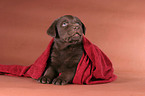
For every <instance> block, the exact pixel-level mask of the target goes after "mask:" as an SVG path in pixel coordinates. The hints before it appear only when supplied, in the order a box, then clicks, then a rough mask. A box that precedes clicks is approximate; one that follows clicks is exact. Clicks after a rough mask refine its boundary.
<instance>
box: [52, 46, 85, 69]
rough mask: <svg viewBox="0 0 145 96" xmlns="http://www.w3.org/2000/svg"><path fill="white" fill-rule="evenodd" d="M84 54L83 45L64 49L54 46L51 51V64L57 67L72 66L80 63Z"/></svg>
mask: <svg viewBox="0 0 145 96" xmlns="http://www.w3.org/2000/svg"><path fill="white" fill-rule="evenodd" d="M82 54H83V49H82V47H68V48H66V49H64V50H57V49H56V48H53V49H52V53H51V65H52V66H54V67H55V68H56V69H63V68H69V67H70V68H71V67H73V66H76V65H77V64H78V62H79V60H80V58H81V57H82Z"/></svg>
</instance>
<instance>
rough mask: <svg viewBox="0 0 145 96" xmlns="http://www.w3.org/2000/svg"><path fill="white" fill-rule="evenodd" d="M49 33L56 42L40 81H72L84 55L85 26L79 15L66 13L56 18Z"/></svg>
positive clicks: (59, 83)
mask: <svg viewBox="0 0 145 96" xmlns="http://www.w3.org/2000/svg"><path fill="white" fill-rule="evenodd" d="M47 33H48V35H50V36H52V37H54V43H53V46H52V48H51V53H50V57H49V59H48V62H47V63H48V64H47V67H46V71H45V72H44V74H43V76H42V77H40V78H39V79H38V81H39V82H40V83H48V84H49V83H52V84H56V85H64V84H67V83H70V82H71V81H72V80H73V77H74V75H75V71H76V68H77V65H78V63H79V61H80V59H81V57H82V55H83V44H82V38H83V34H85V26H84V24H83V23H82V22H81V21H80V19H78V18H77V17H74V16H71V15H65V16H62V17H60V18H59V19H56V20H55V21H54V22H53V23H52V25H51V26H50V27H49V29H48V31H47ZM59 73H61V75H59Z"/></svg>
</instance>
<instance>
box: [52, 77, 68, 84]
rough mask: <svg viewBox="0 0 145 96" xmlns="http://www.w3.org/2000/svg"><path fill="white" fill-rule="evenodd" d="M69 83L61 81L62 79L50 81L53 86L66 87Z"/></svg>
mask: <svg viewBox="0 0 145 96" xmlns="http://www.w3.org/2000/svg"><path fill="white" fill-rule="evenodd" d="M68 82H69V81H67V80H65V79H63V78H59V77H58V78H55V79H54V80H53V81H52V84H54V85H66V84H68Z"/></svg>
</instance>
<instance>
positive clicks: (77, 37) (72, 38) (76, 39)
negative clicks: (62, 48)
mask: <svg viewBox="0 0 145 96" xmlns="http://www.w3.org/2000/svg"><path fill="white" fill-rule="evenodd" d="M81 41H82V36H81V35H78V34H77V35H73V36H70V37H68V38H65V39H64V42H65V43H72V44H76V43H80V42H81Z"/></svg>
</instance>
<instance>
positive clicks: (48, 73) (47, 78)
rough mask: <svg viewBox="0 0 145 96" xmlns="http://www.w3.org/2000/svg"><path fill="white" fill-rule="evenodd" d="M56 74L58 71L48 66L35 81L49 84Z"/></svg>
mask: <svg viewBox="0 0 145 96" xmlns="http://www.w3.org/2000/svg"><path fill="white" fill-rule="evenodd" d="M57 75H58V73H57V72H56V71H55V70H54V69H53V68H52V67H51V66H49V67H48V68H47V70H46V71H45V73H44V75H43V76H42V77H40V78H39V79H38V80H37V81H38V82H40V83H43V84H46V83H47V84H50V83H51V82H52V80H53V79H54V78H55V77H56V76H57Z"/></svg>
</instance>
